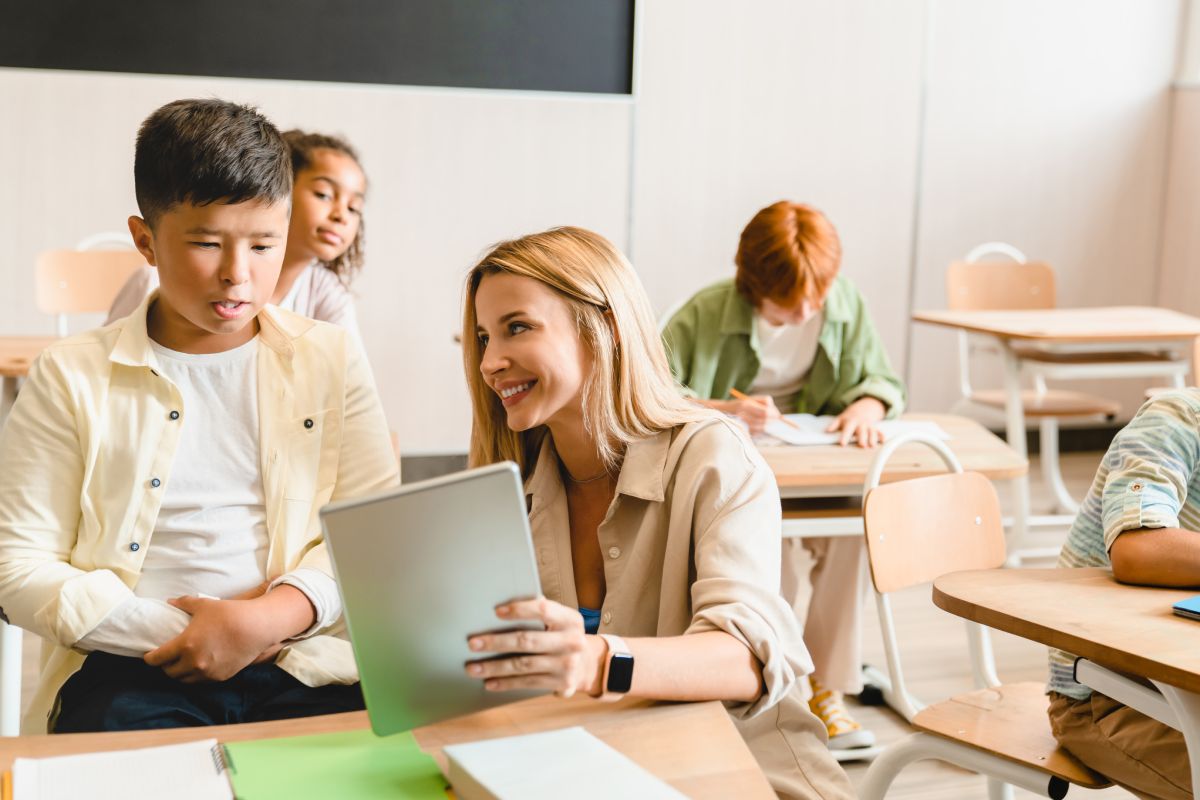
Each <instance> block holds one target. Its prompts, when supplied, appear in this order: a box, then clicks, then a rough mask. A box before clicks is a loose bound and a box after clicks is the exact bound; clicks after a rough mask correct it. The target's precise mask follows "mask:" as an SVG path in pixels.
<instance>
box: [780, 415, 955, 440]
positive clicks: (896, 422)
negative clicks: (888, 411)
mask: <svg viewBox="0 0 1200 800" xmlns="http://www.w3.org/2000/svg"><path fill="white" fill-rule="evenodd" d="M783 419H786V420H790V421H791V422H793V423H795V424H796V426H797V427H792V426H791V425H788V424H787V423H786V422H784V421H783V420H778V419H774V420H771V421H770V422H768V423H767V425H766V428H765V429H764V430H763V434H764V437H768V438H770V439H774V440H777V441H778V442H780V443H782V444H790V445H796V446H798V447H806V446H811V445H818V444H837V443H838V441H839V440H840V439H841V436H842V434H841V432H840V431H838V432H835V433H826V432H825V429H826V428H828V427H829V426H830V425H832V424H833V420H834V419H835V418H834V417H830V416H824V417H815V416H813V415H812V414H784V415H783ZM879 430H880V431H882V432H883V435H884V441H886V440H887V439H894V438H896V437H897V436H900V435H902V434H905V433H923V434H925V435H926V436H930V437H932V438H934V439H941V440H942V441H945V440H947V439H949V438H950V434H948V433H946V431H944V430H943V429H942V426H941V425H938V424H937V423H936V422H930V421H928V420H908V419H889V420H884V421H883V422H880V423H879ZM760 443H761V444H774V442H766V441H762V442H760Z"/></svg>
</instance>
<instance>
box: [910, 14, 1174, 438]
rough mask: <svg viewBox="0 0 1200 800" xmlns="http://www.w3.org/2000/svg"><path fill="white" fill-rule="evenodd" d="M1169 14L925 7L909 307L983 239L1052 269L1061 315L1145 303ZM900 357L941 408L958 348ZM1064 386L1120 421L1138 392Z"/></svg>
mask: <svg viewBox="0 0 1200 800" xmlns="http://www.w3.org/2000/svg"><path fill="white" fill-rule="evenodd" d="M1180 16H1181V8H1180V5H1179V4H1178V3H1175V2H1153V3H1146V2H1141V0H1101V1H1098V2H1055V3H1046V2H1039V1H1038V0H1004V1H1003V2H1000V1H992V0H989V1H988V2H971V3H956V2H939V3H937V5H936V18H935V24H934V31H933V35H932V37H931V38H932V48H931V53H930V58H931V65H930V81H929V89H928V106H927V108H928V113H927V118H926V126H925V130H926V140H925V166H924V169H923V171H922V176H921V193H922V202H921V227H920V231H921V233H920V239H919V242H918V270H917V275H916V287H915V289H916V291H915V297H914V305H915V307H916V308H942V307H944V306H945V289H944V282H943V280H944V278H943V276H944V272H945V268H946V265H947V264H948V263H949V262H950V261H952V260H955V259H957V258H961V257H962V256H963V255H964V254H965V253H966V252H967V250H969V249H970V248H971V247H973V246H974V245H976V244H979V243H981V242H985V241H991V240H995V239H999V240H1002V241H1007V242H1010V243H1012V244H1015V245H1016V246H1017V247H1019V248H1021V249H1022V250H1023V251H1024V252H1025V253H1026V254H1027V255H1028V256H1029V257H1030V258H1034V259H1038V260H1045V261H1049V262H1050V263H1051V264H1053V265H1054V267H1055V268H1056V270H1057V274H1058V288H1059V291H1058V302H1059V305H1062V306H1103V305H1110V306H1111V305H1146V304H1152V303H1153V302H1154V301H1155V299H1156V298H1155V287H1156V285H1157V274H1156V273H1157V264H1158V253H1159V232H1160V225H1161V220H1162V214H1163V191H1164V185H1165V178H1166V166H1167V142H1168V134H1169V122H1170V85H1171V78H1172V74H1173V70H1174V65H1175V58H1176V47H1175V44H1176V39H1177V35H1178V32H1179V29H1180V26H1181V20H1180ZM911 353H912V363H911V364H910V365H909V372H908V378H909V381H910V383H911V387H912V392H911V393H912V402H913V404H914V405H915V406H919V407H926V408H938V407H944V405H945V403H946V400H947V398H951V397H953V396H954V394H955V389H954V381H955V375H956V373H955V372H954V370H952V369H948V368H947V364H949V363H951V359H952V358H953V353H954V336H953V335H952V334H951V333H949V332H946V331H943V330H941V329H936V328H930V327H927V326H923V325H917V326H914V329H913V339H912V350H911ZM997 380H998V378H997ZM1076 386H1082V387H1083V388H1085V389H1091V390H1094V391H1097V392H1099V393H1103V394H1105V395H1107V396H1110V397H1114V398H1115V399H1119V400H1121V401H1122V403H1123V407H1124V412H1125V416H1126V417H1128V416H1129V415H1130V414H1131V413H1132V411H1133V410H1135V409H1136V408H1137V406H1138V404H1139V403H1140V400H1141V393H1142V387H1143V386H1144V382H1141V383H1138V382H1134V383H1132V384H1131V383H1125V384H1124V385H1122V386H1114V385H1113V382H1111V381H1110V382H1107V383H1105V384H1077V385H1076Z"/></svg>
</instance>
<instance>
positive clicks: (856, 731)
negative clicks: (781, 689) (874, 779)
mask: <svg viewBox="0 0 1200 800" xmlns="http://www.w3.org/2000/svg"><path fill="white" fill-rule="evenodd" d="M808 681H809V685H811V686H812V699H810V700H809V701H808V707H809V709H810V710H811V711H812V712H813V713H814V714H816V715H817V719H819V720H821V722H824V723H825V729H826V730H827V731H829V749H830V750H848V749H850V748H853V747H871V746H872V745H874V744H875V734H873V733H871V732H870V731H869V730H867V729H866V728H864V727H863V726H862V725H860V724H858V722H856V721H855V719H854V717H852V716H850V712H849V711H847V710H846V704H845V703H844V702H843V698H842V693H841V692H835V691H834V690H832V689H826V688H825V687H824V686H822V685H821V683H820V681H818V680H817V679H816V678H815V677H813V676H811V675H810V676H809V677H808Z"/></svg>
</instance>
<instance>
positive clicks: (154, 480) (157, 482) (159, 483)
mask: <svg viewBox="0 0 1200 800" xmlns="http://www.w3.org/2000/svg"><path fill="white" fill-rule="evenodd" d="M150 485H151V486H153V487H154V488H155V489H157V488H158V487H160V486H162V481H160V480H159V479H158V478H151V479H150Z"/></svg>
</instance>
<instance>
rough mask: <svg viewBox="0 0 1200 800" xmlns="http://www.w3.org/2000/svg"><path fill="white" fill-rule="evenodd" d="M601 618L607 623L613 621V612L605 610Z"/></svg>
mask: <svg viewBox="0 0 1200 800" xmlns="http://www.w3.org/2000/svg"><path fill="white" fill-rule="evenodd" d="M601 619H603V620H604V622H605V623H609V622H612V612H611V611H605V612H604V614H603V616H601Z"/></svg>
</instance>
